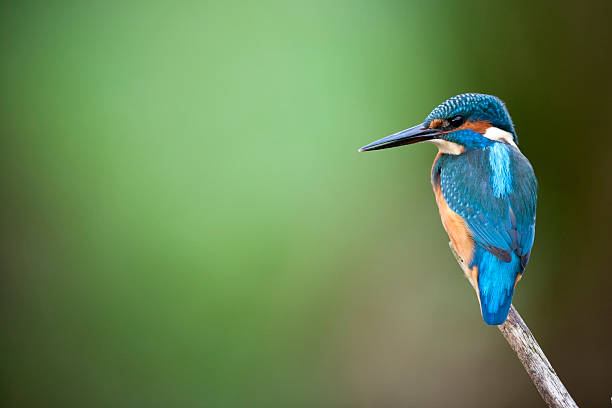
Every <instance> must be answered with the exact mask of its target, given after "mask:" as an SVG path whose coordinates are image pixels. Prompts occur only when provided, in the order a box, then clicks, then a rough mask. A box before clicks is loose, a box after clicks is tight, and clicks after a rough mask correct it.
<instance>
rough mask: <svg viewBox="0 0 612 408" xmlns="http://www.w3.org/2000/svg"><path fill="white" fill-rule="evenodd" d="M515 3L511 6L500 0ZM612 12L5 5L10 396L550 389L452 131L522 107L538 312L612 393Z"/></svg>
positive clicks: (498, 399)
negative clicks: (437, 164) (534, 189)
mask: <svg viewBox="0 0 612 408" xmlns="http://www.w3.org/2000/svg"><path fill="white" fill-rule="evenodd" d="M491 3H495V4H491ZM611 17H612V13H611V5H610V2H609V1H607V0H605V1H600V2H575V1H558V2H550V3H545V2H542V3H539V2H533V1H517V2H503V3H502V2H499V3H497V2H489V1H482V2H451V1H449V2H437V1H423V2H405V1H375V2H373V1H336V2H327V1H307V2H285V1H257V2H255V1H253V2H251V1H241V2H230V1H227V2H225V1H224V2H206V1H203V2H173V1H161V0H156V1H147V2H124V1H104V2H97V1H94V2H77V1H70V2H59V1H58V2H38V3H37V2H31V1H24V2H3V3H2V5H1V13H0V33H1V35H0V45H1V49H2V63H1V64H0V89H1V91H2V94H1V96H0V107H1V109H0V128H1V129H2V149H1V151H2V160H1V163H0V170H1V171H0V178H1V180H2V191H3V199H2V206H1V212H0V217H1V219H2V226H3V227H2V229H1V230H2V232H1V236H2V240H1V244H2V245H1V247H2V260H3V264H4V267H3V272H2V285H1V289H0V290H1V295H0V304H1V314H0V316H1V319H2V320H1V322H2V335H1V336H0V349H1V350H2V352H1V355H2V368H1V372H2V387H1V389H2V397H1V398H2V405H3V406H13V407H29V406H32V407H34V406H49V407H51V406H57V407H72V406H75V407H77V406H114V407H135V406H147V407H152V406H159V407H168V406H177V407H407V406H410V407H411V406H415V407H416V406H418V407H439V406H457V407H460V406H465V407H498V406H499V407H511V406H512V407H514V406H524V407H527V406H534V407H537V406H543V403H542V401H541V399H540V397H539V395H538V394H537V392H536V390H535V388H534V387H533V385H532V384H531V382H530V380H529V378H528V376H527V375H526V373H525V372H524V370H523V368H522V366H521V365H520V363H519V362H518V360H516V358H515V357H514V355H513V354H512V352H511V350H510V349H509V347H508V346H507V344H506V343H505V341H504V340H503V338H502V337H501V335H500V334H499V332H498V331H497V329H495V328H492V327H488V326H486V325H484V323H483V321H482V318H481V317H480V313H479V310H478V302H477V300H476V297H475V295H474V293H473V291H472V288H471V287H470V286H469V284H468V283H467V281H466V280H465V279H464V278H463V277H462V274H461V272H460V270H459V268H458V266H457V265H456V264H455V261H454V259H453V257H452V255H451V254H450V252H449V250H448V247H447V242H448V239H447V237H446V235H445V233H444V230H443V228H442V226H441V223H440V221H439V218H438V214H437V209H436V206H435V203H434V197H433V194H432V192H431V187H430V184H429V171H430V166H431V162H432V161H433V157H434V155H435V147H433V146H432V145H427V144H424V145H418V146H414V147H410V148H402V149H393V150H388V151H384V152H373V153H367V154H365V153H364V154H358V153H357V151H356V150H357V148H358V147H360V146H362V145H364V144H366V143H368V142H370V141H372V140H374V139H377V138H380V137H382V136H386V135H387V134H390V133H392V132H395V131H398V130H401V129H404V128H406V127H409V126H412V125H414V124H416V123H420V121H422V120H423V118H424V117H425V116H426V115H427V113H429V111H430V110H431V109H432V108H433V107H435V106H436V105H437V104H438V103H440V102H442V101H443V100H445V99H446V98H448V97H450V96H452V95H455V94H457V93H461V92H466V91H476V92H485V93H492V94H495V95H498V96H499V97H501V98H502V99H503V100H505V102H506V103H507V106H508V108H509V110H510V113H511V114H512V117H513V119H514V121H515V124H516V126H517V130H518V134H519V138H520V146H521V148H522V151H523V152H524V153H525V154H526V155H527V156H528V157H529V159H530V160H531V162H532V163H533V165H534V168H535V170H536V174H537V177H538V179H539V183H540V195H539V203H538V204H539V205H538V224H537V234H536V242H535V247H534V252H533V255H532V259H531V263H530V265H529V267H528V269H527V271H526V274H525V277H524V279H523V280H522V281H521V283H520V285H519V289H518V291H517V295H516V297H515V305H516V306H517V308H518V309H519V310H520V312H521V313H522V315H523V317H524V318H525V320H526V321H527V322H528V324H529V326H530V327H531V329H532V330H533V331H534V333H535V334H536V336H537V338H538V340H539V341H540V343H541V345H542V347H543V348H544V350H545V351H546V353H547V354H548V357H549V358H550V360H551V362H552V364H553V366H554V367H555V369H556V370H557V371H558V373H559V374H560V376H561V378H562V379H563V380H564V382H565V383H566V385H567V387H568V389H569V391H570V392H571V393H572V394H573V396H574V397H575V399H576V400H577V402H578V403H579V404H580V405H583V406H607V404H609V401H610V397H611V396H612V374H611V371H610V363H611V362H612V358H611V357H612V352H611V344H612V343H611V340H610V339H611V335H612V328H611V326H610V324H611V323H612V322H611V316H612V307H611V305H610V303H611V295H610V293H611V290H610V284H611V273H612V267H611V264H612V250H610V245H611V244H612V238H611V237H610V233H611V231H612V220H611V217H610V211H611V210H612V176H611V174H612V152H611V150H610V148H611V144H610V143H609V141H608V139H609V137H610V130H609V128H610V120H609V118H610V115H611V110H612V98H611V97H610V95H611V92H612V80H611V78H610V66H611V64H612V52H611V51H612V49H611V46H610V43H611V40H612V35H611V28H610V23H609V21H610V18H611Z"/></svg>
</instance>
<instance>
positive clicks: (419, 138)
mask: <svg viewBox="0 0 612 408" xmlns="http://www.w3.org/2000/svg"><path fill="white" fill-rule="evenodd" d="M438 134H440V131H439V130H438V129H428V128H426V127H425V126H423V124H422V123H421V124H420V125H416V126H413V127H411V128H410V129H406V130H402V131H401V132H397V133H394V134H392V135H391V136H387V137H383V138H382V139H380V140H377V141H375V142H372V143H370V144H368V145H365V146H363V147H362V148H361V149H359V151H360V152H367V151H369V150H380V149H388V148H390V147H397V146H403V145H409V144H413V143H418V142H424V141H426V140H431V139H435V138H436V135H438Z"/></svg>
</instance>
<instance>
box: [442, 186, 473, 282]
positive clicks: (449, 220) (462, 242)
mask: <svg viewBox="0 0 612 408" xmlns="http://www.w3.org/2000/svg"><path fill="white" fill-rule="evenodd" d="M434 194H435V196H436V203H437V204H438V210H439V211H440V219H441V220H442V225H443V226H444V229H445V230H446V233H447V234H448V237H449V238H450V240H451V243H452V244H453V246H454V247H455V250H456V251H457V254H458V255H459V256H460V257H461V259H462V260H463V262H464V263H465V264H466V265H469V264H470V263H471V262H472V259H473V258H474V240H473V239H472V234H471V233H470V230H469V228H468V226H467V223H466V222H465V220H464V219H463V217H461V216H460V215H459V214H457V213H456V212H454V211H453V210H451V208H450V207H449V206H448V204H447V203H446V200H445V199H444V196H443V195H442V188H441V186H440V185H439V184H438V185H434ZM474 272H475V273H477V272H476V271H474ZM473 278H477V277H473ZM476 282H477V281H476Z"/></svg>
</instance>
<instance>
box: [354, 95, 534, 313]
mask: <svg viewBox="0 0 612 408" xmlns="http://www.w3.org/2000/svg"><path fill="white" fill-rule="evenodd" d="M418 142H431V143H433V144H435V145H436V146H437V148H438V154H437V156H436V158H435V160H434V163H433V166H432V169H431V184H432V186H433V190H434V195H435V197H436V203H437V205H438V210H439V212H440V218H441V219H442V225H443V226H444V229H445V230H446V233H447V234H448V236H449V238H450V241H451V243H452V245H453V246H454V248H455V250H456V251H457V253H458V255H459V256H460V257H461V259H462V260H463V262H464V263H465V265H466V266H467V269H468V271H467V273H469V274H470V278H471V279H472V282H474V284H475V290H476V295H477V297H478V301H479V303H480V309H481V313H482V317H483V319H484V321H485V323H487V324H489V325H498V324H502V323H504V322H505V321H506V318H507V317H508V312H509V310H510V305H511V304H512V297H513V295H514V289H515V287H516V284H517V283H518V281H519V279H520V278H521V276H522V274H523V271H524V270H525V267H526V266H527V262H529V256H530V254H531V248H532V246H533V240H534V236H535V221H536V202H537V190H538V185H537V180H536V177H535V174H534V172H533V168H532V167H531V164H530V163H529V160H527V158H526V157H525V156H524V155H523V154H522V153H521V151H520V150H519V148H518V137H517V134H516V130H515V129H514V124H513V123H512V119H511V118H510V114H509V113H508V110H507V109H506V106H505V104H504V103H503V102H502V101H501V99H499V98H497V97H495V96H492V95H485V94H478V93H465V94H461V95H457V96H454V97H452V98H450V99H448V100H446V101H444V102H443V103H441V104H440V105H439V106H438V107H436V108H435V109H434V110H433V111H431V113H430V114H429V115H428V116H427V117H426V118H425V121H424V122H423V123H421V124H419V125H416V126H413V127H411V128H409V129H406V130H402V131H401V132H398V133H395V134H392V135H391V136H387V137H385V138H382V139H380V140H377V141H375V142H372V143H370V144H368V145H366V146H364V147H362V148H361V149H359V151H360V152H363V151H370V150H380V149H388V148H391V147H397V146H403V145H409V144H413V143H418Z"/></svg>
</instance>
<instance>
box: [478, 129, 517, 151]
mask: <svg viewBox="0 0 612 408" xmlns="http://www.w3.org/2000/svg"><path fill="white" fill-rule="evenodd" d="M483 136H484V137H486V138H487V139H489V140H495V141H496V142H505V143H507V144H509V145H510V146H514V147H516V148H517V149H518V147H517V146H516V143H514V140H513V138H512V133H510V132H506V131H505V130H501V129H500V128H497V127H495V126H491V127H490V128H488V129H487V131H486V132H485V133H484V135H483Z"/></svg>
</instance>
